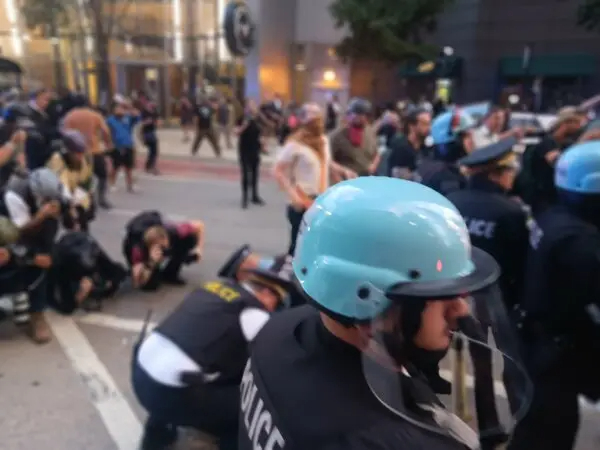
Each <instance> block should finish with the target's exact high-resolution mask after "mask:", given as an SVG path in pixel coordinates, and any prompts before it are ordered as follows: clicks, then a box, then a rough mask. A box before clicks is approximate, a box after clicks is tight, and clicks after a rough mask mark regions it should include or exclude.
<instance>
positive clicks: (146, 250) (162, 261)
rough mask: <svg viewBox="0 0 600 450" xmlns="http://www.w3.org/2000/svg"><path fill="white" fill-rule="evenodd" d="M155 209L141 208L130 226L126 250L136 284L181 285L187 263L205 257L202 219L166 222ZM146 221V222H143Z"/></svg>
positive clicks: (153, 286) (148, 287) (146, 286)
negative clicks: (182, 274) (184, 266)
mask: <svg viewBox="0 0 600 450" xmlns="http://www.w3.org/2000/svg"><path fill="white" fill-rule="evenodd" d="M156 215H158V213H156V212H142V213H140V214H139V215H138V216H136V217H135V218H134V219H132V220H131V221H130V222H129V224H128V226H127V235H126V237H125V240H124V241H123V253H124V254H125V258H126V259H127V262H128V263H129V267H130V268H131V276H132V279H133V285H134V286H135V287H138V288H140V289H142V290H146V291H154V290H156V289H158V287H159V286H160V285H161V284H162V283H168V284H172V285H176V286H182V285H184V284H185V281H184V280H183V279H182V278H181V276H180V272H181V268H182V266H183V265H184V264H191V263H193V262H196V261H199V260H200V259H202V252H203V249H204V235H205V233H204V224H203V223H202V222H201V221H192V222H184V223H179V224H168V223H165V222H164V221H163V220H162V218H160V215H158V216H157V217H154V218H153V217H152V216H156ZM144 222H145V223H144Z"/></svg>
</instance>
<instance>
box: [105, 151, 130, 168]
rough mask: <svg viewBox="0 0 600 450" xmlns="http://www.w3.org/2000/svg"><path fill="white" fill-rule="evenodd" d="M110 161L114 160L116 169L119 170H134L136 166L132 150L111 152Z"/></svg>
mask: <svg viewBox="0 0 600 450" xmlns="http://www.w3.org/2000/svg"><path fill="white" fill-rule="evenodd" d="M110 159H111V160H112V163H113V167H114V168H115V169H118V168H119V167H124V168H126V169H133V168H134V166H135V158H134V154H133V149H132V148H121V149H114V150H112V151H111V152H110Z"/></svg>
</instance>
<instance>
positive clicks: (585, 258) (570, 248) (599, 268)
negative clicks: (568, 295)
mask: <svg viewBox="0 0 600 450" xmlns="http://www.w3.org/2000/svg"><path fill="white" fill-rule="evenodd" d="M561 255H564V256H563V258H562V265H563V268H564V270H565V271H566V272H567V273H565V276H568V277H569V279H570V280H571V285H572V286H573V296H574V298H576V299H577V300H578V301H579V302H580V306H582V307H583V306H585V305H587V304H596V305H598V306H599V307H600V277H599V276H598V274H600V235H589V234H582V235H579V236H577V237H575V238H574V239H573V240H569V241H568V242H566V243H565V244H564V246H563V251H562V252H561Z"/></svg>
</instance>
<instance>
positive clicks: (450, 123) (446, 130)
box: [431, 108, 477, 145]
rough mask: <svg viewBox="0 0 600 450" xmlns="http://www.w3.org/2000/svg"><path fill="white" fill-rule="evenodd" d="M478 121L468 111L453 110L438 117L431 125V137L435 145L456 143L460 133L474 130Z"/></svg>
mask: <svg viewBox="0 0 600 450" xmlns="http://www.w3.org/2000/svg"><path fill="white" fill-rule="evenodd" d="M476 126H477V121H476V120H475V119H474V118H473V116H471V114H469V113H468V112H467V111H464V110H462V109H461V108H453V109H452V110H450V111H447V112H445V113H442V114H440V115H439V116H437V117H436V118H435V119H434V120H433V123H432V124H431V137H432V138H433V143H434V144H435V145H445V144H449V143H451V142H454V141H455V140H456V138H457V136H458V135H459V133H462V132H465V131H467V130H470V129H473V128H475V127H476Z"/></svg>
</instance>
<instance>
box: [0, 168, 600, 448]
mask: <svg viewBox="0 0 600 450" xmlns="http://www.w3.org/2000/svg"><path fill="white" fill-rule="evenodd" d="M169 164H171V163H169ZM169 164H167V165H166V166H165V170H164V172H165V174H164V175H163V176H162V177H157V178H155V177H147V176H140V177H139V180H138V181H139V186H140V188H141V192H140V193H137V194H128V193H126V192H123V189H121V190H120V191H117V192H115V193H113V194H112V201H113V203H114V209H113V210H111V211H109V212H101V213H100V215H99V218H98V220H97V221H96V222H95V223H94V224H93V230H92V231H93V233H94V235H95V236H96V237H97V238H98V239H99V240H100V242H101V243H102V244H103V245H104V246H105V248H106V249H107V251H108V252H109V253H110V254H111V255H112V256H113V257H115V258H117V259H119V260H123V256H122V253H121V239H122V236H123V234H124V225H125V223H126V222H127V221H128V220H129V218H131V217H132V216H133V215H134V214H136V213H137V212H139V211H141V210H144V209H159V210H161V211H162V212H163V213H164V214H165V215H166V217H167V218H168V219H170V220H174V221H178V220H184V219H188V218H189V219H195V218H198V219H202V220H203V221H204V222H205V223H206V227H207V228H206V229H207V245H206V249H205V253H204V258H203V261H202V262H201V263H200V264H198V265H195V266H191V267H188V268H185V269H184V272H183V275H184V277H185V278H186V279H187V280H188V286H186V287H184V288H164V289H161V290H160V291H159V292H157V293H153V294H145V293H139V292H136V291H133V290H132V289H130V288H127V287H125V288H124V289H123V290H122V291H121V292H119V293H118V294H117V296H116V298H115V299H114V300H111V301H109V302H107V303H105V307H104V310H103V311H102V312H101V313H95V314H78V315H76V316H75V317H73V318H69V317H61V316H58V315H56V314H49V321H50V325H51V327H52V330H53V332H54V334H55V339H54V340H53V341H52V343H50V344H48V345H46V346H42V347H39V346H35V345H33V344H32V343H31V342H30V341H29V340H28V339H27V338H25V337H24V336H22V335H21V334H19V332H18V331H17V330H16V329H15V328H14V327H13V326H12V325H11V324H10V323H7V322H5V323H0V411H2V412H1V413H0V449H1V450H39V449H48V450H136V449H137V448H138V447H137V446H138V442H139V438H140V434H141V429H142V424H143V421H144V419H145V414H144V412H143V410H142V409H141V408H140V406H139V405H138V404H137V402H136V400H135V397H134V395H133V393H132V390H131V387H130V382H129V372H130V370H129V367H130V358H131V350H132V345H133V343H134V342H135V340H136V338H137V336H138V334H139V332H140V330H141V328H142V324H143V320H144V318H145V316H146V315H147V313H148V311H149V310H152V319H151V320H152V321H153V322H156V321H159V320H160V319H161V318H162V317H164V316H165V315H166V314H168V312H169V311H170V310H172V309H173V308H174V307H175V306H176V305H177V304H178V303H179V302H180V301H181V300H182V298H183V297H184V296H185V294H186V292H188V291H189V290H190V289H191V288H193V286H194V285H198V284H200V283H201V282H202V281H205V280H206V279H209V278H211V277H214V275H215V273H216V271H217V270H218V268H219V267H220V265H221V264H222V263H223V262H224V260H225V259H226V258H227V257H228V256H229V254H230V253H231V252H233V251H234V250H235V249H236V248H238V247H239V246H240V245H241V244H244V243H250V244H252V246H253V248H254V250H255V251H257V252H259V253H263V254H266V255H273V254H276V253H279V252H281V251H282V250H284V249H285V248H286V245H287V227H286V222H285V217H284V199H283V198H282V196H281V194H280V193H279V192H278V190H277V188H276V187H275V186H274V184H273V182H272V181H271V180H266V181H265V183H264V186H263V188H262V195H263V197H264V199H265V200H266V202H267V205H266V206H264V207H253V208H250V209H248V210H245V211H244V210H242V209H240V194H239V182H238V180H237V176H236V171H235V168H234V167H229V168H228V169H222V170H221V171H216V172H214V173H211V171H210V170H209V169H206V167H205V168H204V169H202V170H200V169H199V167H200V166H199V165H198V164H200V163H193V162H190V161H187V160H183V161H179V162H178V163H176V164H175V163H172V164H171V165H169ZM194 164H197V166H194ZM202 164H204V163H202ZM167 166H168V167H167ZM194 167H196V169H198V170H191V169H190V168H192V169H193V168H194ZM188 169H190V170H188ZM584 415H585V418H584V423H583V426H582V430H581V433H580V436H581V437H580V441H579V444H578V446H577V450H591V449H594V448H599V447H600V431H599V429H600V427H599V426H598V425H599V423H600V413H599V412H594V411H593V410H591V409H586V412H585V414H584ZM594 428H595V429H594ZM178 448H179V449H181V450H184V449H190V450H191V449H209V448H212V446H211V445H210V444H209V440H208V439H207V438H206V437H203V436H199V435H197V434H195V433H187V435H186V438H185V439H182V441H181V443H180V445H179V447H178Z"/></svg>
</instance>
